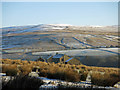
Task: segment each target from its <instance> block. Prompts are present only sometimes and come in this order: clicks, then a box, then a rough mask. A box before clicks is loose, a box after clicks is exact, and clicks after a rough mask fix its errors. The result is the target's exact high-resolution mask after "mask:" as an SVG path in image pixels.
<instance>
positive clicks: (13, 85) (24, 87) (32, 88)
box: [2, 76, 44, 90]
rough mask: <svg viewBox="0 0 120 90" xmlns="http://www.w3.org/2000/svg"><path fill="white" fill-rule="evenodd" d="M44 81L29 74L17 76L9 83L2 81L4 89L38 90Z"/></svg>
mask: <svg viewBox="0 0 120 90" xmlns="http://www.w3.org/2000/svg"><path fill="white" fill-rule="evenodd" d="M42 84H44V83H43V81H42V80H40V79H38V78H35V77H29V76H16V77H15V78H14V79H13V80H12V79H11V80H9V82H8V83H7V84H4V83H2V90H12V89H15V90H19V89H20V90H38V89H39V86H41V85H42Z"/></svg>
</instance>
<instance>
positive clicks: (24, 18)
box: [2, 2, 118, 27]
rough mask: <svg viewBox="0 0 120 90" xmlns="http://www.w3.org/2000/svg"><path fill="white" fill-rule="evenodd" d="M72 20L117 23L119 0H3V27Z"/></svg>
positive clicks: (94, 23)
mask: <svg viewBox="0 0 120 90" xmlns="http://www.w3.org/2000/svg"><path fill="white" fill-rule="evenodd" d="M37 24H70V25H102V26H108V25H117V24H118V3H117V2H2V27H9V26H22V25H37Z"/></svg>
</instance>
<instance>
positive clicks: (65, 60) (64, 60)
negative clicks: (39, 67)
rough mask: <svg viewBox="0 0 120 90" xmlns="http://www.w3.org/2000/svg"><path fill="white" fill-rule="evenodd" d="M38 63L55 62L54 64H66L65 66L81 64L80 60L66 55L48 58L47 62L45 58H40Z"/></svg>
mask: <svg viewBox="0 0 120 90" xmlns="http://www.w3.org/2000/svg"><path fill="white" fill-rule="evenodd" d="M37 61H43V62H50V63H52V62H54V63H64V64H76V65H79V64H81V63H80V61H79V60H77V59H75V58H74V57H69V56H67V55H65V54H56V55H54V56H48V57H47V58H46V60H45V58H43V59H42V58H39V59H38V60H37Z"/></svg>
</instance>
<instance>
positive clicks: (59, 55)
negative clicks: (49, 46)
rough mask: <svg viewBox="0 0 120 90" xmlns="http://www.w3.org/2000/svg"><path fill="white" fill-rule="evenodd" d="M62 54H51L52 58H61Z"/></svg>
mask: <svg viewBox="0 0 120 90" xmlns="http://www.w3.org/2000/svg"><path fill="white" fill-rule="evenodd" d="M62 56H64V54H56V55H55V56H53V57H52V58H61V57H62Z"/></svg>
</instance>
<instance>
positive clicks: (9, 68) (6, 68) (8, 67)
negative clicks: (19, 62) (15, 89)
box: [2, 65, 18, 76]
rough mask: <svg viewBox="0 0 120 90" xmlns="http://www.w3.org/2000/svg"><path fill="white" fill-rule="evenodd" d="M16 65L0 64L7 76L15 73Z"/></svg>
mask: <svg viewBox="0 0 120 90" xmlns="http://www.w3.org/2000/svg"><path fill="white" fill-rule="evenodd" d="M17 71H18V70H17V67H16V65H4V66H2V72H4V73H6V75H8V76H15V75H17Z"/></svg>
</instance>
